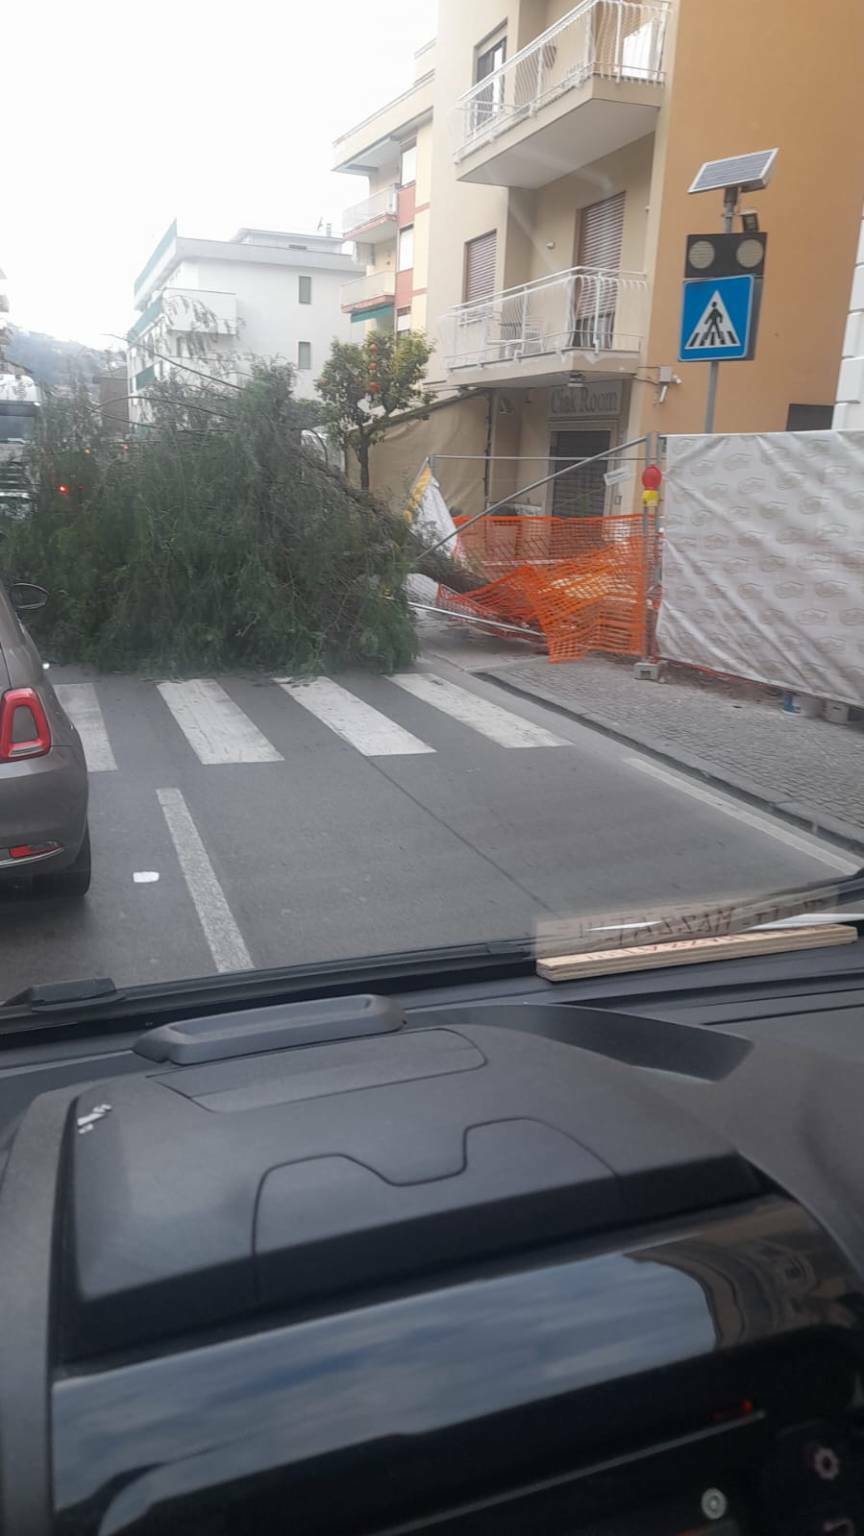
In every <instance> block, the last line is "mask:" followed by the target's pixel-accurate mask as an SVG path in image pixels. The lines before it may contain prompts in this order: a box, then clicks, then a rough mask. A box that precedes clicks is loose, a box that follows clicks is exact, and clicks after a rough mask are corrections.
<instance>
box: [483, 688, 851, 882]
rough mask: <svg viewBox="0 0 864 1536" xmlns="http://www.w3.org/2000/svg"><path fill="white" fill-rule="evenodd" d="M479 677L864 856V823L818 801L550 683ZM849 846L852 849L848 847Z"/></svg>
mask: <svg viewBox="0 0 864 1536" xmlns="http://www.w3.org/2000/svg"><path fill="white" fill-rule="evenodd" d="M473 675H474V676H475V677H482V679H483V681H484V682H486V683H495V684H496V685H497V686H498V687H499V688H503V689H505V691H506V692H508V693H515V694H518V695H519V696H520V698H523V699H534V700H535V701H536V700H538V699H539V700H540V701H541V702H542V703H544V704H548V705H550V706H551V707H552V708H553V709H556V710H558V712H559V713H560V714H562V715H569V717H570V718H571V720H578V721H579V723H580V724H581V725H587V726H590V727H591V729H592V730H595V731H599V732H600V733H601V734H602V735H604V736H610V737H612V739H613V740H615V741H620V742H621V743H623V745H625V746H636V747H641V749H642V750H643V751H644V752H649V753H650V754H651V756H652V757H656V758H659V759H660V761H661V762H664V763H668V764H669V766H670V767H672V768H678V769H684V770H685V772H689V773H691V774H693V775H694V776H696V777H698V778H700V779H707V780H708V782H709V783H711V784H716V785H717V786H718V788H721V789H729V790H732V791H733V792H734V793H735V794H736V795H738V796H739V798H740V799H742V800H748V801H750V802H751V803H753V804H755V805H757V806H758V805H761V806H767V807H768V808H769V810H771V811H773V812H774V813H775V815H777V816H780V817H782V819H783V820H784V821H789V822H792V823H793V824H794V825H795V826H797V827H800V828H802V829H803V830H804V831H806V832H814V833H820V834H821V835H822V836H823V837H824V838H825V839H826V841H830V842H833V843H838V844H850V843H851V844H852V850H853V852H855V853H858V852H859V851H860V852H861V853H862V855H864V827H861V826H856V825H855V823H854V822H850V821H843V820H842V819H841V818H839V817H837V816H832V815H831V814H830V812H828V811H823V810H822V809H821V807H820V806H818V805H810V804H809V803H808V802H806V801H802V800H790V799H788V798H784V799H783V800H772V799H771V796H770V795H769V794H768V793H767V792H766V791H765V790H764V789H763V788H762V786H761V785H759V784H756V783H754V781H753V780H752V779H747V778H745V777H743V776H739V775H737V774H734V773H729V772H727V771H725V770H724V771H722V772H721V771H720V770H719V769H718V768H717V767H716V765H715V764H714V763H710V762H709V761H708V760H707V759H706V758H702V757H693V756H691V755H690V754H689V753H686V752H679V751H678V750H676V751H675V752H671V751H670V750H669V747H668V746H667V744H666V742H665V741H664V738H663V737H662V736H653V735H651V733H650V732H645V733H643V734H639V733H637V732H635V731H633V730H632V729H628V728H627V727H626V726H624V725H622V724H621V723H620V722H619V721H617V720H608V719H606V718H605V717H604V716H603V715H595V714H593V713H592V711H591V710H589V709H583V708H581V707H576V706H574V705H572V704H565V703H562V701H561V699H560V697H559V696H558V694H556V693H554V692H553V690H552V689H551V688H543V687H542V686H539V685H532V686H531V687H530V688H528V687H525V686H524V685H523V684H521V683H518V682H515V681H511V679H509V678H505V677H502V676H501V674H500V673H499V672H493V671H491V670H490V671H488V672H487V671H482V672H481V671H477V672H475V673H474V674H473ZM847 851H848V850H847Z"/></svg>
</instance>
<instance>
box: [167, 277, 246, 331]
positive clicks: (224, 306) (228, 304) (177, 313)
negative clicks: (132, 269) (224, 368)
mask: <svg viewBox="0 0 864 1536" xmlns="http://www.w3.org/2000/svg"><path fill="white" fill-rule="evenodd" d="M162 313H163V315H164V316H165V322H166V324H167V326H168V329H169V330H171V331H207V332H212V333H213V334H214V335H217V336H234V335H236V333H237V295H236V294H234V293H224V292H219V291H215V290H213V289H208V288H163V289H162Z"/></svg>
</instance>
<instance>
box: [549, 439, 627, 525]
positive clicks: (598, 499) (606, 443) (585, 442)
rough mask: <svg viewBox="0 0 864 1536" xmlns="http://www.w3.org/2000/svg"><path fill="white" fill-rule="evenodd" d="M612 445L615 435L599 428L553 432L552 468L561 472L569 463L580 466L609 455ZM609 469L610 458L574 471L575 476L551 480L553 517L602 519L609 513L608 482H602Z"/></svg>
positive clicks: (570, 475) (563, 476)
mask: <svg viewBox="0 0 864 1536" xmlns="http://www.w3.org/2000/svg"><path fill="white" fill-rule="evenodd" d="M611 446H612V432H611V430H609V429H600V428H597V427H577V428H570V429H568V430H567V431H566V432H553V434H552V456H553V458H554V460H555V463H554V464H553V466H552V468H553V469H556V470H561V469H564V468H565V467H566V461H567V460H568V459H569V460H570V462H571V463H573V464H578V463H579V461H580V460H581V459H590V458H592V457H593V455H594V454H597V453H608V451H609V449H610V448H611ZM608 468H609V461H608V459H598V460H597V461H596V462H595V463H594V464H586V465H584V466H583V468H581V469H574V470H573V472H572V474H569V475H562V476H561V478H560V480H553V481H552V516H553V517H602V516H603V513H604V512H605V510H606V482H605V480H604V479H603V476H604V475H605V473H606V471H607V469H608Z"/></svg>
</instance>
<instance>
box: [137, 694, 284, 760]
mask: <svg viewBox="0 0 864 1536" xmlns="http://www.w3.org/2000/svg"><path fill="white" fill-rule="evenodd" d="M158 688H159V692H160V693H161V695H162V697H163V699H164V700H165V703H166V704H167V705H168V708H169V709H170V711H171V713H172V715H173V716H174V719H175V720H176V721H177V724H178V725H179V727H180V729H181V731H182V732H183V735H184V736H185V737H186V740H187V741H188V743H189V745H190V747H191V748H192V751H193V752H194V753H195V756H196V757H197V758H198V759H199V760H200V761H201V762H202V763H280V762H281V761H282V753H281V752H277V751H276V748H275V747H274V746H273V745H272V744H271V743H270V742H269V741H268V740H267V737H266V736H264V735H263V734H262V732H261V731H259V729H258V727H257V725H255V724H254V723H253V721H251V720H250V719H249V716H248V715H247V714H245V713H244V711H243V710H242V709H241V708H240V706H239V704H235V703H234V700H233V699H232V698H231V697H230V696H229V695H228V694H227V693H226V692H225V689H224V688H222V687H220V685H219V683H217V682H215V681H214V680H213V679H212V678H209V677H193V678H192V679H191V681H190V682H188V683H159V684H158Z"/></svg>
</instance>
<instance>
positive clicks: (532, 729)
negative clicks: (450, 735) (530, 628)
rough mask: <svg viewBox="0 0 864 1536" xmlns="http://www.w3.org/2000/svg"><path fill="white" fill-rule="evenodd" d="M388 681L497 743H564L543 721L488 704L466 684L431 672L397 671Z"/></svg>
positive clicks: (514, 744) (504, 744)
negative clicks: (446, 679)
mask: <svg viewBox="0 0 864 1536" xmlns="http://www.w3.org/2000/svg"><path fill="white" fill-rule="evenodd" d="M390 681H391V683H396V684H397V685H398V687H400V688H404V689H405V692H406V693H412V694H413V695H414V697H415V699H422V700H423V702H424V704H431V705H433V707H434V708H435V709H440V710H441V711H442V713H443V714H445V715H450V716H451V718H452V719H453V720H458V721H459V722H460V724H462V725H468V726H470V727H471V730H472V731H479V733H480V735H481V736H488V738H489V740H490V741H495V742H497V743H498V745H499V747H563V746H566V742H564V741H563V740H562V738H561V737H560V736H554V735H553V734H552V732H551V731H547V730H546V729H545V728H544V727H543V726H542V725H534V724H533V723H532V722H531V721H530V720H523V719H522V717H521V715H514V714H513V713H512V712H511V711H510V710H509V709H502V708H501V706H500V704H490V703H489V700H488V699H481V698H480V697H479V695H478V694H476V693H469V691H468V689H467V688H460V687H459V686H458V685H457V684H456V683H449V682H446V681H445V679H444V678H442V677H437V676H436V675H435V674H434V673H430V672H397V673H396V674H395V676H393V677H391V679H390Z"/></svg>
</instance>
